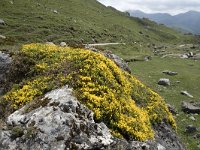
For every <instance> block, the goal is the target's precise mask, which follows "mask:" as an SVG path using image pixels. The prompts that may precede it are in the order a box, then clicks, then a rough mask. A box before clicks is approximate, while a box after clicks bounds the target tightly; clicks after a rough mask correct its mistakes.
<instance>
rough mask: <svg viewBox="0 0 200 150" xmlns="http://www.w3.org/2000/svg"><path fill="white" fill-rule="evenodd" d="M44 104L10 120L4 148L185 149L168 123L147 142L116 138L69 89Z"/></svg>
mask: <svg viewBox="0 0 200 150" xmlns="http://www.w3.org/2000/svg"><path fill="white" fill-rule="evenodd" d="M40 101H42V102H43V105H42V106H40V107H38V108H37V107H35V106H34V105H33V104H34V103H30V104H27V105H25V106H24V107H22V108H21V109H19V110H17V111H15V112H14V113H13V114H11V115H10V116H9V117H8V118H7V125H8V126H9V128H7V129H4V130H0V149H2V150H4V149H7V150H14V149H22V150H27V149H37V150H44V149H45V150H55V149H59V150H64V149H78V150H79V149H116V150H117V149H121V150H126V149H133V150H143V149H146V150H157V149H159V150H164V149H166V150H167V149H176V150H184V149H185V148H184V147H183V146H182V145H181V143H180V142H179V140H178V139H177V137H176V134H175V133H174V132H173V130H172V129H171V128H170V127H168V126H167V125H166V124H165V123H161V124H159V125H157V126H155V128H154V129H155V139H153V140H149V141H146V142H139V141H126V140H121V139H118V138H115V137H113V136H112V135H111V133H110V131H109V129H108V128H107V126H106V125H105V124H104V123H103V122H100V123H96V122H95V121H94V119H93V112H92V111H90V110H89V109H88V108H87V107H85V106H84V105H82V104H80V102H79V101H77V99H76V98H75V97H74V96H73V95H72V89H70V88H68V87H67V86H65V87H63V88H60V89H56V90H53V91H51V92H49V93H47V94H46V95H45V96H44V98H42V99H41V100H40Z"/></svg>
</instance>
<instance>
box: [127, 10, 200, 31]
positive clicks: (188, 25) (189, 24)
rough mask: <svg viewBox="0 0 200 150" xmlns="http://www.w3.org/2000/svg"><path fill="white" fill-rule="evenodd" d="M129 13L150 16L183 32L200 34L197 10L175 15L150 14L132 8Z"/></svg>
mask: <svg viewBox="0 0 200 150" xmlns="http://www.w3.org/2000/svg"><path fill="white" fill-rule="evenodd" d="M129 13H130V15H131V16H134V17H138V18H149V19H150V20H152V21H155V22H157V23H162V24H165V25H167V26H169V27H172V28H175V29H179V30H181V31H183V32H187V33H188V32H190V33H193V34H200V28H199V24H200V12H197V11H188V12H186V13H181V14H177V15H174V16H172V15H170V14H168V13H153V14H148V13H144V12H142V11H139V10H133V11H132V10H131V11H129Z"/></svg>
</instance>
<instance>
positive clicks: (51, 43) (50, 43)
mask: <svg viewBox="0 0 200 150" xmlns="http://www.w3.org/2000/svg"><path fill="white" fill-rule="evenodd" d="M46 44H49V45H55V44H54V43H53V42H46Z"/></svg>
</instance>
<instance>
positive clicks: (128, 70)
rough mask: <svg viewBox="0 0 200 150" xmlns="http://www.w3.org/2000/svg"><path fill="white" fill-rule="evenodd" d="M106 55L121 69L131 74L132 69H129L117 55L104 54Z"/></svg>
mask: <svg viewBox="0 0 200 150" xmlns="http://www.w3.org/2000/svg"><path fill="white" fill-rule="evenodd" d="M104 55H105V56H106V57H108V58H110V59H112V60H113V61H114V62H115V63H116V64H117V65H118V66H119V67H120V68H121V69H123V70H125V71H127V72H129V73H131V70H130V68H129V67H128V64H127V63H126V62H125V61H124V60H123V59H122V58H120V57H119V56H117V55H115V54H109V53H104Z"/></svg>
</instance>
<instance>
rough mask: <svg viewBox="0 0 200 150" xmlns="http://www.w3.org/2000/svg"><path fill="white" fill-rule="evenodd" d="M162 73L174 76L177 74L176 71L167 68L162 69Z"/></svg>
mask: <svg viewBox="0 0 200 150" xmlns="http://www.w3.org/2000/svg"><path fill="white" fill-rule="evenodd" d="M162 73H164V74H167V75H170V76H174V75H177V74H178V73H177V72H173V71H169V70H165V71H163V72H162Z"/></svg>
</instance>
